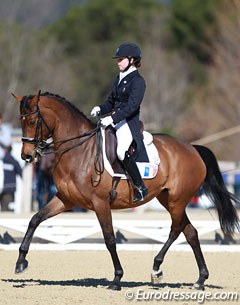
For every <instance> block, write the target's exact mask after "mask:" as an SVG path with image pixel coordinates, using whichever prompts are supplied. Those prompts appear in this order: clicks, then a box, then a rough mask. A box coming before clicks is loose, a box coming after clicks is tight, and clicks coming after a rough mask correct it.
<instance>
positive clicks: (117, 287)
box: [108, 284, 122, 291]
mask: <svg viewBox="0 0 240 305" xmlns="http://www.w3.org/2000/svg"><path fill="white" fill-rule="evenodd" d="M108 289H110V290H115V291H120V290H121V289H122V288H121V286H120V285H118V284H111V285H109V286H108Z"/></svg>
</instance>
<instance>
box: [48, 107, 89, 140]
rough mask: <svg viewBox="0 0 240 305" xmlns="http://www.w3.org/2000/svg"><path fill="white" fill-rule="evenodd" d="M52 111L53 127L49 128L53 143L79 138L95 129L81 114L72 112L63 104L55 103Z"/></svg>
mask: <svg viewBox="0 0 240 305" xmlns="http://www.w3.org/2000/svg"><path fill="white" fill-rule="evenodd" d="M52 111H53V112H52V113H53V114H54V116H55V119H53V120H52V124H53V126H51V127H52V128H51V129H52V130H53V134H52V136H53V139H54V141H62V140H64V139H69V138H72V137H75V136H80V135H82V134H84V133H86V132H89V131H91V130H92V129H94V127H95V125H94V124H93V123H92V122H91V121H89V120H88V119H87V118H86V117H85V116H84V115H83V114H81V113H80V112H79V113H74V112H72V111H71V110H70V109H68V108H67V106H66V105H64V104H61V103H57V104H56V106H55V107H54V108H52ZM48 113H49V111H48Z"/></svg>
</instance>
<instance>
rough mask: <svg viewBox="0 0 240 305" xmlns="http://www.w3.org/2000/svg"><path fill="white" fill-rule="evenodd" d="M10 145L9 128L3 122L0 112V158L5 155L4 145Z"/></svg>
mask: <svg viewBox="0 0 240 305" xmlns="http://www.w3.org/2000/svg"><path fill="white" fill-rule="evenodd" d="M11 145H12V135H11V128H10V127H9V126H8V125H7V124H5V123H3V116H2V113H1V112H0V160H1V159H3V157H4V155H5V150H4V147H10V146H11Z"/></svg>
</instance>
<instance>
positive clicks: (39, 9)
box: [0, 0, 240, 160]
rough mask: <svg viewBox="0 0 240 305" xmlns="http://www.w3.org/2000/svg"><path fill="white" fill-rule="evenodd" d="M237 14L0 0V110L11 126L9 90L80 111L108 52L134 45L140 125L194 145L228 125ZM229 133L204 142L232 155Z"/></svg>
mask: <svg viewBox="0 0 240 305" xmlns="http://www.w3.org/2000/svg"><path fill="white" fill-rule="evenodd" d="M239 14H240V4H239V1H238V0H201V1H199V0H182V1H178V0H172V1H170V0H168V1H157V0H138V1H136V0H121V1H112V0H88V1H81V0H71V1H64V0H51V1H48V0H35V1H31V0H11V1H9V0H1V3H0V18H1V19H0V20H1V22H0V48H1V57H0V92H1V100H0V111H2V112H3V115H4V118H5V121H9V122H11V123H12V125H13V126H14V127H18V126H19V121H18V111H16V104H15V103H14V101H13V100H12V98H11V95H10V93H11V92H14V93H15V94H18V95H28V94H34V93H35V92H37V91H38V89H41V90H42V91H50V92H53V93H58V94H60V95H62V96H65V97H66V98H67V99H68V100H70V101H71V102H72V103H74V104H75V105H76V106H78V107H79V108H80V109H81V110H82V111H84V112H85V113H86V114H87V113H89V111H90V109H91V107H92V106H94V105H97V104H99V103H101V102H102V101H104V99H105V98H106V96H107V94H108V92H109V90H110V89H111V85H112V81H113V78H114V77H115V75H116V73H117V69H116V65H115V63H114V62H113V61H112V59H111V57H112V55H113V54H114V50H115V48H116V47H117V46H118V45H119V44H120V43H122V42H124V41H134V42H136V43H138V44H140V46H141V48H142V51H143V65H142V68H141V73H142V74H143V75H144V77H145V79H146V82H147V92H146V95H145V99H144V104H143V107H142V120H143V121H144V123H145V128H146V129H148V130H150V131H164V132H168V133H172V134H175V135H177V136H178V137H180V138H183V139H185V140H187V141H194V140H197V139H199V138H202V137H205V136H207V135H210V134H213V133H216V132H219V131H221V130H224V129H227V128H231V127H234V126H236V125H238V124H239V114H240V103H239V102H238V98H239V95H240V94H239V93H240V89H239V84H238V83H239V79H240V78H239V76H240V48H239V46H240V34H239V33H240V19H239V18H240V17H239ZM238 138H239V134H236V135H235V136H232V137H228V138H224V139H222V140H220V141H216V142H213V143H209V145H208V146H209V147H210V148H212V149H213V150H214V151H215V152H216V153H217V156H218V157H219V158H221V159H226V160H227V159H228V160H239V154H238V151H239V148H240V147H239V146H240V144H238V143H239V141H238Z"/></svg>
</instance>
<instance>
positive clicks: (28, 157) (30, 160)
mask: <svg viewBox="0 0 240 305" xmlns="http://www.w3.org/2000/svg"><path fill="white" fill-rule="evenodd" d="M24 160H25V161H26V162H27V163H30V162H32V161H33V157H32V156H31V155H26V156H25V157H24Z"/></svg>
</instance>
